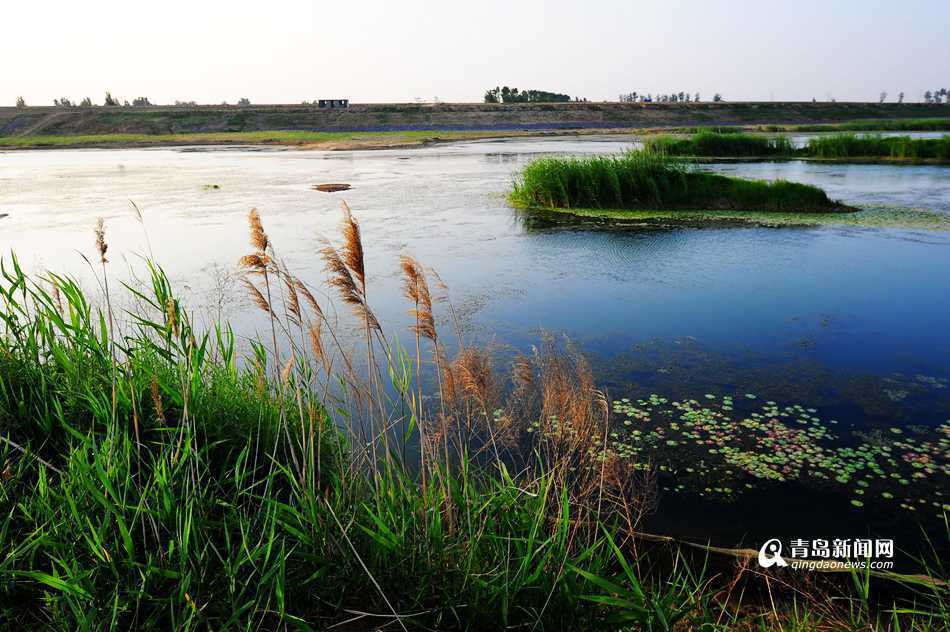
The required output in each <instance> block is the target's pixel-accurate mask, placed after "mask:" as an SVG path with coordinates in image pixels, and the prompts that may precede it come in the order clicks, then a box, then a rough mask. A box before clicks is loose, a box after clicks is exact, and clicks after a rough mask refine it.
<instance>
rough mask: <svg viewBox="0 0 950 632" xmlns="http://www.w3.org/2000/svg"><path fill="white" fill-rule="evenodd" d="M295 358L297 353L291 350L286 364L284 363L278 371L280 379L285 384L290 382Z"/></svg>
mask: <svg viewBox="0 0 950 632" xmlns="http://www.w3.org/2000/svg"><path fill="white" fill-rule="evenodd" d="M296 359H297V355H296V354H295V353H294V352H293V351H291V352H290V357H289V358H288V359H287V364H285V365H284V368H283V369H281V371H280V381H281V383H282V384H283V385H284V386H286V385H287V384H288V383H289V382H290V374H291V372H292V371H293V369H294V362H295V361H296Z"/></svg>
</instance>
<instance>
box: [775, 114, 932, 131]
mask: <svg viewBox="0 0 950 632" xmlns="http://www.w3.org/2000/svg"><path fill="white" fill-rule="evenodd" d="M760 127H761V129H763V130H764V131H767V132H783V131H784V132H837V131H843V132H942V131H950V117H934V118H906V119H858V120H855V121H845V122H843V123H805V124H798V125H764V126H760Z"/></svg>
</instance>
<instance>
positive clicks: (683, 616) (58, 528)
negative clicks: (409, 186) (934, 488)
mask: <svg viewBox="0 0 950 632" xmlns="http://www.w3.org/2000/svg"><path fill="white" fill-rule="evenodd" d="M140 219H142V217H141V216H140ZM249 224H250V233H251V250H250V252H249V253H248V254H247V255H246V256H245V257H243V258H242V259H241V261H240V265H241V267H242V269H243V271H244V273H245V283H246V287H247V291H248V294H249V296H250V298H251V300H252V302H253V303H254V305H256V307H257V308H258V309H259V310H260V312H261V314H262V315H263V318H264V322H265V323H266V326H265V331H266V334H265V335H264V336H263V338H262V339H261V340H252V341H251V342H250V353H249V355H248V356H247V357H241V356H240V354H239V352H238V346H237V344H236V341H235V336H234V335H233V333H232V332H231V330H230V328H229V327H228V326H227V325H225V324H219V325H217V326H215V327H213V328H212V329H210V330H208V331H203V330H199V329H198V328H197V327H196V326H195V325H194V323H195V322H196V320H195V319H194V317H193V315H192V314H191V313H190V312H189V311H188V310H187V308H186V307H185V306H184V305H183V304H182V302H181V300H180V299H179V298H178V296H177V295H176V293H175V291H174V288H173V287H172V285H171V284H170V283H169V281H168V279H167V277H166V276H165V274H164V273H163V271H162V269H161V268H160V267H158V266H157V265H155V264H153V263H151V262H147V272H148V274H147V275H146V279H145V280H144V281H142V282H137V283H129V284H125V285H118V284H117V283H116V279H114V278H113V277H112V275H111V268H110V264H109V261H108V256H107V253H108V252H109V245H108V243H107V239H106V234H105V230H104V226H103V225H102V224H101V222H100V224H99V226H98V228H97V231H96V252H97V254H96V257H95V259H94V261H95V263H94V265H93V270H94V271H95V273H96V276H97V280H98V282H99V284H100V289H101V301H98V300H97V304H98V306H96V305H94V304H93V302H92V300H91V299H90V298H89V297H88V296H87V295H86V294H85V293H84V292H83V291H82V289H81V288H80V284H79V282H78V281H77V280H75V279H72V278H68V277H64V276H60V275H55V274H46V275H43V276H39V277H37V276H30V275H28V274H26V273H25V272H24V271H23V269H22V268H21V267H20V265H19V263H18V261H17V259H16V258H15V257H13V258H8V259H6V260H5V261H4V262H3V265H2V268H0V272H2V281H0V316H2V321H3V322H2V325H0V327H2V329H0V369H2V370H0V427H2V434H0V470H2V477H0V507H3V512H0V550H2V551H3V552H4V553H3V555H2V556H0V621H3V622H5V623H7V624H9V625H10V626H11V627H21V628H31V627H40V626H42V627H50V628H56V629H86V628H92V629H97V628H119V629H128V628H132V627H137V628H157V629H169V628H174V629H191V628H205V627H208V628H215V629H224V628H255V629H274V628H282V627H299V628H308V627H312V628H326V627H329V626H331V625H333V624H345V625H347V626H350V627H348V628H347V629H370V628H376V627H380V626H387V627H390V628H399V629H408V628H409V627H415V628H423V629H425V628H429V629H431V628H435V629H451V628H461V629H498V628H502V627H525V628H535V629H570V630H576V629H629V628H631V627H636V628H642V629H652V630H669V629H673V628H692V629H697V628H703V629H728V628H733V627H736V626H743V627H750V628H755V627H757V626H758V627H765V626H773V625H777V624H779V623H782V624H790V625H793V626H795V627H797V628H799V629H805V628H814V627H816V626H817V627H827V628H836V629H837V628H841V627H851V628H868V627H876V626H878V625H881V624H883V625H886V626H900V628H901V629H920V630H925V629H931V628H933V627H938V626H941V625H945V624H946V623H947V621H948V616H950V615H948V610H947V602H946V593H945V589H944V588H943V585H942V584H940V583H934V582H932V581H929V580H928V581H924V580H922V579H920V578H912V579H903V578H901V577H899V576H892V577H891V579H892V580H893V579H896V580H898V581H899V582H901V583H903V584H906V586H907V587H908V588H907V589H906V591H905V593H904V596H902V597H883V596H879V595H878V593H877V592H876V591H877V584H876V583H875V582H874V581H872V576H871V573H870V572H867V573H853V574H852V575H851V576H850V578H849V577H848V576H847V575H846V576H845V579H846V580H848V581H850V579H853V580H854V584H855V586H856V587H857V589H854V588H851V589H849V587H848V584H847V583H844V584H843V583H842V582H835V581H834V580H833V579H831V578H829V579H828V580H827V581H825V580H824V579H822V578H818V579H816V578H814V577H811V576H810V575H811V574H809V577H808V578H806V579H805V580H804V581H802V580H797V579H796V577H795V576H794V573H791V572H783V571H780V570H776V571H769V572H768V574H767V575H766V574H765V572H764V571H755V572H752V571H750V570H748V567H747V564H746V563H744V562H742V561H741V560H745V561H748V559H749V554H748V553H742V555H741V556H740V563H739V564H734V563H733V564H727V565H725V568H724V570H714V569H713V568H714V567H713V565H711V564H710V563H709V559H708V558H705V557H704V556H703V555H702V554H701V555H700V556H699V557H698V558H697V557H696V556H695V555H690V554H686V553H682V552H680V550H679V549H677V548H673V549H668V548H665V547H659V548H657V547H654V548H652V549H651V548H650V547H648V546H645V545H644V544H642V543H641V544H637V542H638V541H639V538H640V531H639V525H640V521H641V518H642V517H643V516H644V515H645V514H646V513H648V512H649V511H651V510H652V509H653V507H655V502H656V490H655V484H654V482H653V474H654V473H655V472H656V469H655V468H654V466H653V464H652V461H651V459H650V458H647V457H646V454H645V451H644V450H645V449H646V447H647V446H650V445H652V444H653V443H656V441H653V437H652V434H650V433H652V432H654V431H653V430H648V429H647V426H648V425H649V423H650V420H651V418H657V419H658V418H659V417H660V416H661V415H662V414H663V413H661V412H660V409H661V408H664V407H665V406H666V404H667V402H665V401H662V400H661V398H659V397H658V396H657V397H655V398H654V397H651V398H650V401H648V402H636V403H632V402H629V401H627V400H620V401H615V402H611V401H610V400H609V399H608V398H607V396H606V394H605V393H603V392H601V391H600V390H598V389H597V388H596V386H595V384H594V380H593V377H592V373H591V370H590V368H589V366H588V364H587V363H586V361H585V359H584V358H583V357H582V356H581V355H579V354H578V353H576V352H575V351H573V350H571V348H570V347H565V346H563V345H559V344H556V343H555V342H553V341H548V342H546V344H544V345H542V347H541V348H540V349H539V350H538V351H537V352H536V353H534V354H533V355H531V356H520V357H518V358H516V359H515V361H514V363H513V366H512V367H511V368H510V370H509V369H498V368H497V367H495V366H494V363H493V358H492V355H491V354H490V353H489V352H488V351H486V350H484V349H481V348H479V347H475V346H472V345H468V344H464V342H465V341H464V340H461V338H460V341H461V342H460V343H459V348H458V351H457V353H455V355H454V357H449V354H448V351H447V349H446V348H445V346H444V345H443V343H442V335H441V333H442V332H440V331H439V329H438V328H437V326H436V318H435V315H434V312H435V311H436V309H437V308H439V305H440V304H443V305H447V308H445V309H447V310H448V311H449V312H450V313H452V314H454V309H453V308H452V304H451V302H449V301H447V297H446V296H445V295H444V293H445V285H444V283H443V282H442V280H441V279H440V278H439V277H438V276H437V275H436V274H435V273H434V272H433V271H431V270H428V269H427V268H425V267H424V266H423V265H421V264H420V263H419V262H417V261H416V260H415V259H413V258H411V257H408V256H404V257H402V259H401V269H402V275H403V279H404V290H405V295H406V297H407V299H408V303H409V307H410V319H409V321H410V322H409V325H410V329H411V330H412V332H414V338H415V349H414V350H413V351H411V352H405V351H403V350H402V349H401V348H400V347H399V346H398V345H393V344H390V342H389V341H388V339H387V335H386V333H385V332H384V330H383V328H382V327H381V325H380V323H379V321H378V320H377V318H376V316H375V314H374V312H373V309H372V307H371V304H370V302H369V297H368V294H367V279H368V277H369V276H370V274H371V271H369V270H367V269H366V266H365V259H364V245H363V242H362V238H361V233H360V227H359V224H358V223H357V222H356V220H355V219H354V218H353V216H352V215H351V214H350V212H349V210H348V209H345V211H344V221H343V243H342V245H340V246H339V247H335V246H333V245H327V246H326V247H325V248H324V250H323V251H322V252H321V257H322V258H323V260H324V263H325V266H326V270H327V273H328V280H327V283H328V287H329V288H330V289H331V290H333V291H334V292H336V293H337V294H338V296H339V298H340V299H341V301H342V302H343V303H344V304H345V305H347V306H348V307H350V308H351V309H352V312H353V316H354V318H355V321H354V322H355V323H357V325H358V332H359V333H358V335H357V340H356V341H355V342H354V343H353V344H352V346H350V344H349V343H346V342H344V338H343V335H344V334H343V329H342V328H341V327H339V326H338V323H337V322H336V320H335V319H334V318H332V317H330V316H329V314H332V313H334V312H333V310H332V309H330V307H331V306H330V305H329V304H327V303H326V302H322V301H318V299H317V298H316V297H317V296H322V295H321V294H320V293H319V292H317V291H316V288H315V287H313V286H311V285H310V284H308V283H306V282H305V281H304V280H303V279H301V278H299V277H297V276H295V275H294V274H293V273H292V271H291V270H290V269H288V268H287V266H286V265H285V264H283V263H280V262H281V261H282V259H281V258H280V257H279V255H278V253H277V251H276V248H275V245H274V244H273V243H272V242H271V241H270V239H269V237H268V235H267V233H266V232H265V230H264V225H263V223H262V221H261V218H260V216H259V215H258V214H257V213H256V212H254V211H252V212H251V214H250V216H249ZM430 284H431V285H430ZM117 287H118V288H120V289H118V290H117ZM126 299H128V301H126ZM126 303H129V304H130V305H131V306H130V307H128V308H127V309H125V310H122V309H119V305H120V304H126ZM357 350H359V351H357ZM361 356H362V357H361ZM424 364H425V365H427V366H428V367H430V368H431V369H432V371H433V372H434V373H435V375H436V376H437V378H438V379H437V380H436V385H434V386H431V387H428V386H427V384H428V381H426V380H423V379H422V377H421V375H422V373H421V371H422V367H423V365H424ZM361 367H362V368H361ZM377 367H380V369H377ZM384 376H387V377H386V378H384ZM654 399H655V401H654ZM766 406H767V407H768V410H765V409H763V411H762V415H764V417H757V416H756V415H751V416H749V417H747V418H746V420H747V421H748V422H749V423H752V422H754V423H756V424H758V425H759V427H757V428H756V429H753V430H754V431H755V432H760V433H765V434H764V436H766V437H767V438H768V437H771V439H769V440H771V441H773V442H772V443H770V444H768V446H767V447H768V448H769V449H774V450H779V449H781V450H784V451H786V452H787V451H789V450H792V449H793V448H795V447H796V446H799V445H801V446H808V445H811V443H810V442H814V441H820V440H822V439H823V438H824V435H823V434H822V436H817V435H816V432H818V431H817V430H814V428H819V426H818V425H817V422H815V418H814V414H813V412H812V411H807V410H802V409H799V408H792V409H789V408H785V409H779V408H778V406H777V405H775V404H774V403H772V402H768V403H767V404H766ZM727 408H728V409H731V408H732V401H731V399H728V398H726V397H722V398H721V400H718V399H717V401H716V403H715V405H713V404H712V403H707V404H704V405H700V404H699V403H698V402H687V403H684V404H682V405H681V406H674V407H673V409H676V410H679V413H680V414H681V415H684V416H685V417H686V418H687V419H688V422H689V423H685V422H684V423H683V424H682V432H681V434H683V435H684V436H685V435H688V434H697V435H698V436H700V437H701V438H703V437H706V435H707V434H708V436H709V438H711V439H712V440H714V442H716V445H720V444H721V446H722V448H723V452H724V454H726V456H727V457H729V458H733V457H734V460H735V461H736V462H737V463H738V464H739V466H740V467H744V468H746V469H748V470H749V471H750V472H751V473H752V474H753V475H759V474H763V475H764V476H765V478H774V477H773V475H772V474H771V473H774V472H775V471H778V472H779V473H782V474H783V475H788V473H787V472H786V469H787V468H788V467H789V464H787V463H782V462H781V461H778V462H774V463H773V462H771V461H768V460H765V461H762V460H750V459H747V458H745V457H743V454H741V453H740V454H733V455H732V456H731V457H730V454H731V453H727V452H726V448H727V447H729V446H731V445H732V441H731V439H730V438H729V437H731V436H732V435H729V434H728V433H730V432H731V433H734V432H735V429H730V428H731V426H729V422H728V421H727V416H728V415H727V414H726V411H727ZM671 410H672V409H671ZM789 411H790V412H791V413H793V417H794V418H795V419H798V420H802V419H804V420H805V422H806V423H805V425H804V426H802V428H801V429H797V428H796V429H795V431H794V432H793V430H792V429H788V431H787V432H786V433H785V434H782V433H779V434H778V435H775V434H774V433H773V434H770V432H771V430H773V429H774V428H775V427H777V426H775V423H780V424H787V423H790V422H788V421H784V420H783V421H779V422H775V421H773V420H772V419H771V418H772V417H776V416H778V417H784V416H786V415H785V413H786V412H789ZM618 417H619V419H620V420H621V421H620V422H616V421H614V419H615V418H618ZM627 422H631V423H627ZM634 422H635V423H636V427H635V428H632V425H633V424H634ZM727 426H729V427H728V428H727ZM615 428H616V429H615ZM628 428H629V429H630V430H629V432H628V431H627V430H626V429H628ZM670 428H671V429H672V424H670ZM635 431H638V432H640V433H646V435H647V436H646V437H645V439H644V440H643V442H642V443H641V441H640V440H639V439H636V438H634V437H635ZM615 432H617V433H618V434H617V435H614V433H615ZM822 432H824V431H822ZM620 433H622V434H620ZM796 433H797V434H796ZM813 435H814V436H813ZM659 439H660V438H659V436H657V440H659ZM662 440H663V442H664V444H666V445H670V443H669V442H670V441H678V439H677V438H675V437H674V436H673V435H671V436H669V437H666V436H664V437H662ZM893 444H894V448H895V451H894V452H893V453H891V454H890V456H891V457H893V458H894V459H897V458H898V454H900V455H902V456H901V457H900V458H903V459H905V460H906V454H905V453H913V454H912V461H913V463H920V464H921V467H922V468H923V470H924V471H925V472H926V473H930V472H931V471H932V470H934V467H935V466H932V465H931V464H930V462H929V461H927V458H930V456H928V455H931V452H930V451H928V450H929V448H928V450H924V449H923V448H922V446H921V445H920V444H914V443H913V442H912V439H911V438H896V439H895V440H894V442H893ZM941 445H942V444H941ZM414 446H417V447H414ZM897 450H900V452H898V451H897ZM807 454H808V455H809V456H808V458H809V459H812V461H814V463H813V465H817V466H818V467H826V466H827V467H834V466H835V464H836V463H837V461H836V460H835V459H836V458H837V457H835V456H834V455H832V454H830V453H821V452H817V453H816V452H815V451H814V450H812V449H808V450H807ZM874 454H875V455H877V454H878V452H875V453H874ZM931 456H932V455H931ZM812 457H814V458H812ZM789 458H794V459H799V457H797V456H794V455H791V456H789ZM826 461H827V463H825V462H826ZM869 463H870V461H869ZM913 463H912V465H913ZM793 466H794V467H796V468H797V467H800V466H799V465H798V461H795V463H794V464H793ZM801 467H803V466H801ZM809 467H811V465H809ZM868 467H869V468H870V469H871V470H874V469H875V468H874V467H873V466H871V465H869V466H868ZM913 467H915V468H916V467H917V466H916V465H913ZM937 467H938V469H939V467H943V466H937ZM762 468H766V469H767V470H768V472H766V470H765V469H762ZM796 471H797V470H796ZM930 572H931V573H932V574H939V575H942V574H943V573H942V569H940V568H939V567H937V568H933V569H930ZM769 576H772V577H774V578H775V579H776V580H777V581H779V582H780V583H781V584H782V585H784V586H790V587H792V588H793V590H792V591H790V592H787V593H785V596H784V598H783V595H782V594H781V593H776V592H775V591H774V586H771V585H769V584H767V583H765V582H767V581H768V579H767V578H768V577H769ZM763 577H766V580H765V582H764V581H763V579H762V578H763ZM908 582H909V583H908ZM792 595H794V596H792Z"/></svg>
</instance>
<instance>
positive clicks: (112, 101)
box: [102, 90, 122, 107]
mask: <svg viewBox="0 0 950 632" xmlns="http://www.w3.org/2000/svg"><path fill="white" fill-rule="evenodd" d="M102 105H105V106H108V107H117V106H119V105H122V104H121V103H119V100H118V99H116V98H115V97H114V96H112V93H111V92H110V91H108V90H106V99H105V101H103V102H102Z"/></svg>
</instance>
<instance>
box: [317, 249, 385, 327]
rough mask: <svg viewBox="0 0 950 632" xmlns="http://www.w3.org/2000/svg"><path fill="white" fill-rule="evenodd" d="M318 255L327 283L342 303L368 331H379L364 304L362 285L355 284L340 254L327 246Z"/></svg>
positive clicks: (373, 317)
mask: <svg viewBox="0 0 950 632" xmlns="http://www.w3.org/2000/svg"><path fill="white" fill-rule="evenodd" d="M351 252H352V251H351ZM320 254H321V255H323V260H324V261H325V262H326V270H327V272H329V274H330V280H329V283H330V285H331V286H333V287H335V288H336V289H337V292H339V294H340V298H341V299H342V300H343V302H344V303H346V304H347V305H349V306H350V307H351V308H353V312H354V313H355V314H356V315H357V316H358V317H359V318H361V319H363V320H365V321H366V323H367V327H368V328H369V329H376V330H379V329H380V326H379V322H378V321H377V320H376V317H375V316H374V315H373V312H372V310H370V308H369V306H368V305H367V304H366V300H365V298H364V294H363V287H362V284H361V285H357V284H356V281H355V280H354V278H353V273H351V271H350V267H349V266H348V265H347V263H346V262H345V261H344V258H343V256H341V254H340V252H339V251H337V249H336V248H334V247H333V246H327V247H325V248H324V249H323V250H321V251H320Z"/></svg>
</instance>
